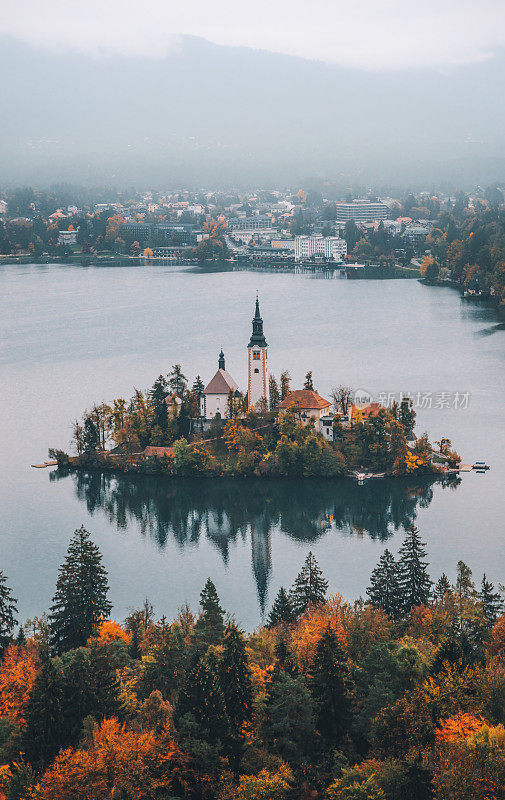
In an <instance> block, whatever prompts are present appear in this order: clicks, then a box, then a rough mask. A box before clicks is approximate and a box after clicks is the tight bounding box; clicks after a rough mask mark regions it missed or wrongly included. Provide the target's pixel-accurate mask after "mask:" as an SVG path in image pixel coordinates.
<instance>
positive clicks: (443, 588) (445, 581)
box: [433, 572, 451, 600]
mask: <svg viewBox="0 0 505 800" xmlns="http://www.w3.org/2000/svg"><path fill="white" fill-rule="evenodd" d="M450 591H451V584H450V582H449V578H448V577H447V575H446V574H445V572H443V573H442V574H441V576H440V578H439V579H438V581H437V583H436V586H435V588H434V589H433V597H434V598H435V600H443V599H444V597H445V595H446V594H447V593H448V592H450Z"/></svg>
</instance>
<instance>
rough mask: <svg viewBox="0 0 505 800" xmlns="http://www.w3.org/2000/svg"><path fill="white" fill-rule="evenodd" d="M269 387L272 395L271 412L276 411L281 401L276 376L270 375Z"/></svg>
mask: <svg viewBox="0 0 505 800" xmlns="http://www.w3.org/2000/svg"><path fill="white" fill-rule="evenodd" d="M268 386H269V395H270V411H275V409H276V408H277V406H278V405H279V403H280V401H281V393H280V391H279V387H278V385H277V380H276V378H275V376H274V375H270V377H269V379H268Z"/></svg>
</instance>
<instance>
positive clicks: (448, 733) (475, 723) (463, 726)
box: [435, 714, 484, 744]
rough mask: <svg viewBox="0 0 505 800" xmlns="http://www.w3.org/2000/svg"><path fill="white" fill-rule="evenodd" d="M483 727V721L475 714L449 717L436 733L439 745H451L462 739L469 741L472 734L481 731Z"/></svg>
mask: <svg viewBox="0 0 505 800" xmlns="http://www.w3.org/2000/svg"><path fill="white" fill-rule="evenodd" d="M483 725H484V722H483V720H482V719H481V718H480V717H476V716H474V715H473V714H457V715H456V716H454V717H449V719H446V720H444V722H443V723H442V725H441V726H440V728H438V729H437V730H436V731H435V736H436V740H437V743H438V744H440V743H441V742H443V743H446V744H450V743H453V742H457V741H459V740H460V739H467V738H468V736H470V735H471V734H472V733H476V731H478V730H480V729H481V728H482V726H483Z"/></svg>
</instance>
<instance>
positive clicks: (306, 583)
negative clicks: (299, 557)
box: [290, 553, 328, 617]
mask: <svg viewBox="0 0 505 800" xmlns="http://www.w3.org/2000/svg"><path fill="white" fill-rule="evenodd" d="M327 589H328V581H327V580H325V578H324V577H323V573H322V571H321V569H320V567H319V564H318V563H317V561H316V559H315V558H314V556H313V555H312V553H309V554H308V556H307V558H306V559H305V563H304V565H303V567H302V569H301V571H300V573H299V575H298V577H297V578H296V580H295V582H294V585H293V588H292V589H291V592H290V599H291V604H292V606H293V611H294V614H295V616H297V617H298V616H300V614H303V612H304V611H305V610H306V609H307V608H309V606H318V605H321V603H324V601H325V598H326V590H327Z"/></svg>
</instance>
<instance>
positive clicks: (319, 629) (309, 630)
mask: <svg viewBox="0 0 505 800" xmlns="http://www.w3.org/2000/svg"><path fill="white" fill-rule="evenodd" d="M328 625H330V627H331V629H332V630H333V632H334V633H335V635H336V636H337V638H338V639H339V641H340V642H341V643H342V644H343V645H345V644H346V635H345V631H344V627H343V625H342V597H341V596H340V595H338V594H335V595H331V596H330V597H329V598H328V600H327V601H326V603H325V604H324V605H322V606H318V607H317V608H309V609H308V610H307V611H306V612H305V613H304V614H302V616H301V617H300V619H299V620H298V621H297V622H296V624H295V625H294V626H293V629H292V631H291V646H292V647H293V650H294V651H295V653H296V656H297V659H298V664H299V666H300V669H301V670H302V671H306V670H307V669H308V668H309V666H310V664H311V663H312V660H313V658H314V653H315V650H316V647H317V643H318V642H319V639H320V638H321V636H322V635H323V631H324V630H325V628H326V627H327V626H328Z"/></svg>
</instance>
